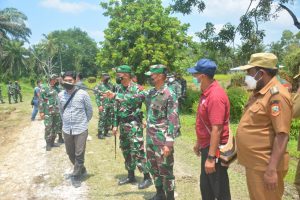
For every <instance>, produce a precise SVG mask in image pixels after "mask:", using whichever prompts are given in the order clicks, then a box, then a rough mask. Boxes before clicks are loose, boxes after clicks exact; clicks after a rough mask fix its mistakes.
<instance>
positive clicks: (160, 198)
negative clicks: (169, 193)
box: [149, 186, 167, 200]
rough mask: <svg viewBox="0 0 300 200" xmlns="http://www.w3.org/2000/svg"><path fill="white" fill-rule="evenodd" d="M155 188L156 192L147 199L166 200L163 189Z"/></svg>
mask: <svg viewBox="0 0 300 200" xmlns="http://www.w3.org/2000/svg"><path fill="white" fill-rule="evenodd" d="M155 188H156V194H155V196H154V197H152V198H151V199H149V200H166V199H167V198H166V194H165V191H164V190H163V187H162V186H161V187H155Z"/></svg>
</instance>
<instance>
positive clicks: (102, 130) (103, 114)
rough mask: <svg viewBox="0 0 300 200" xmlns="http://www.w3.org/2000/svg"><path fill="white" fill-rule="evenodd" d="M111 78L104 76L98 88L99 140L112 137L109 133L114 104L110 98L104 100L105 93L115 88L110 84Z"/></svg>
mask: <svg viewBox="0 0 300 200" xmlns="http://www.w3.org/2000/svg"><path fill="white" fill-rule="evenodd" d="M109 79H110V76H109V74H107V73H103V74H102V79H101V84H99V85H97V86H96V88H95V89H96V90H97V93H96V103H97V106H98V109H99V121H98V138H99V139H104V136H106V137H110V135H109V133H108V131H109V130H111V129H112V120H113V106H114V105H113V103H114V101H113V100H112V99H109V98H104V97H103V95H102V94H103V93H104V92H106V91H108V90H110V91H114V86H113V85H112V84H111V83H110V82H109Z"/></svg>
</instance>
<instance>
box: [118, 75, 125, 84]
mask: <svg viewBox="0 0 300 200" xmlns="http://www.w3.org/2000/svg"><path fill="white" fill-rule="evenodd" d="M122 80H123V77H119V76H117V77H116V83H117V84H121V81H122Z"/></svg>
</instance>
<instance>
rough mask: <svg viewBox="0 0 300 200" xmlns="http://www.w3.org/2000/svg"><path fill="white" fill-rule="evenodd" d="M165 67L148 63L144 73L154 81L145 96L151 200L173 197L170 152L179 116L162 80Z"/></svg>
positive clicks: (170, 92)
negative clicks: (154, 188) (153, 188)
mask: <svg viewBox="0 0 300 200" xmlns="http://www.w3.org/2000/svg"><path fill="white" fill-rule="evenodd" d="M166 71H167V69H166V67H165V66H164V65H152V66H151V67H150V71H148V72H147V73H145V74H146V75H148V76H150V77H151V82H152V84H153V85H154V88H152V89H150V91H149V92H148V95H147V96H146V105H147V139H146V143H147V159H148V161H149V162H150V163H151V170H150V172H151V174H152V176H153V178H154V184H155V187H156V192H157V193H156V195H155V196H154V197H153V198H152V200H157V199H167V200H172V199H174V188H175V176H174V174H173V165H174V155H173V153H174V138H175V134H176V133H177V132H178V129H179V117H178V101H177V98H176V95H175V94H174V92H173V90H171V89H170V88H169V87H168V86H167V84H166V83H165V79H166Z"/></svg>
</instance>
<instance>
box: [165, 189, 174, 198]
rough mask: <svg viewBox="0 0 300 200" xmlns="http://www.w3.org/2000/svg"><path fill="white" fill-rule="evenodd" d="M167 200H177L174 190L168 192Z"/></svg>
mask: <svg viewBox="0 0 300 200" xmlns="http://www.w3.org/2000/svg"><path fill="white" fill-rule="evenodd" d="M167 200H175V198H174V190H173V191H167Z"/></svg>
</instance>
